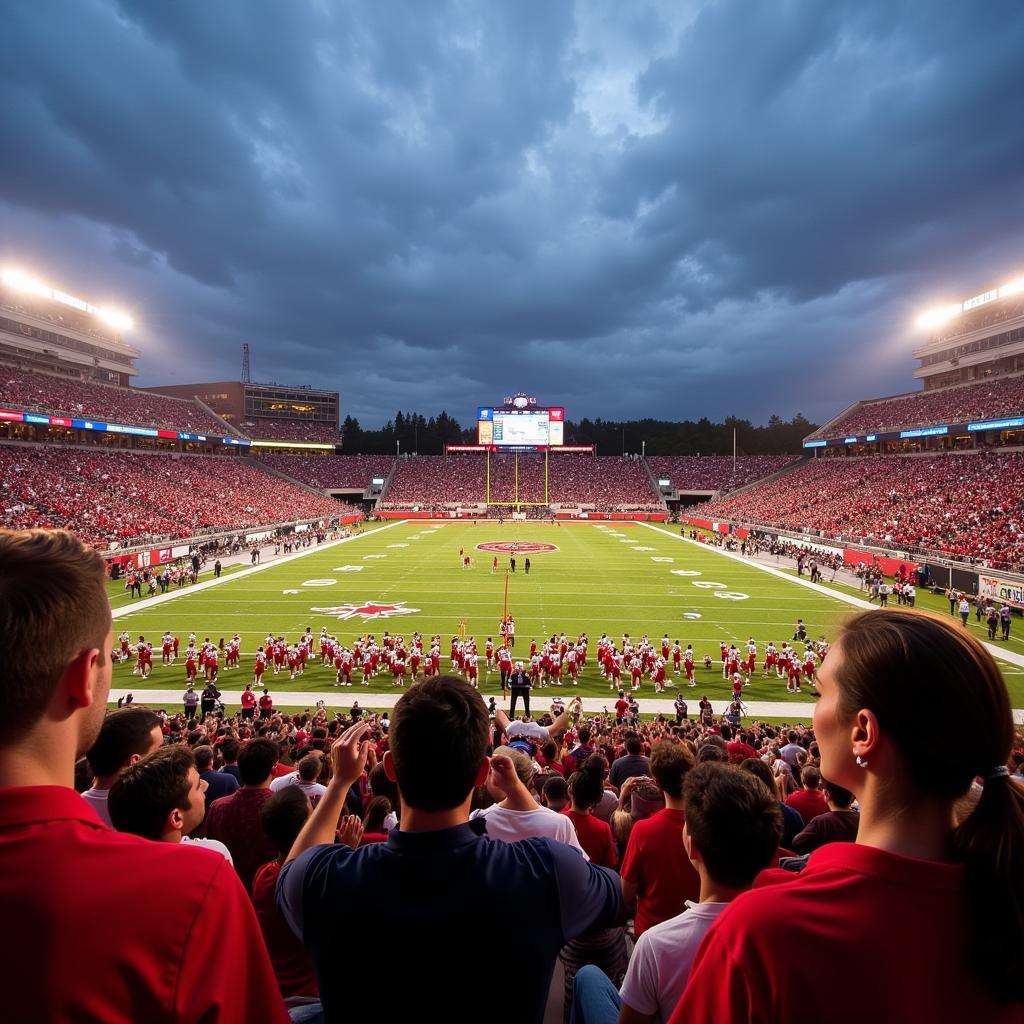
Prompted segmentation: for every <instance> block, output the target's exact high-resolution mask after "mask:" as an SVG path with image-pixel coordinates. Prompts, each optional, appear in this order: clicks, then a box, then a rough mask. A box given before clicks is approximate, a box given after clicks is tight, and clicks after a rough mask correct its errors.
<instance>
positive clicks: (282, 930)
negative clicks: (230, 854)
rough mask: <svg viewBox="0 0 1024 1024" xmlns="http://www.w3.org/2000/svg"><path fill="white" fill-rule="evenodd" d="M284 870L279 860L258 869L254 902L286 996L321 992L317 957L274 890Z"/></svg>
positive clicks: (253, 890)
mask: <svg viewBox="0 0 1024 1024" xmlns="http://www.w3.org/2000/svg"><path fill="white" fill-rule="evenodd" d="M280 873H281V865H280V864H278V862H277V861H276V860H272V861H271V862H270V863H269V864H264V865H263V867H261V868H260V869H259V871H257V872H256V877H255V878H254V879H253V883H252V905H253V907H254V908H255V909H256V917H257V918H258V919H259V922H260V928H261V930H262V931H263V938H264V940H265V941H266V943H267V952H268V953H270V961H271V963H272V964H273V965H274V974H275V975H277V983H278V985H279V986H280V987H281V995H282V996H284V998H285V999H287V998H288V997H289V996H319V995H320V989H319V987H318V985H317V981H316V972H315V971H314V970H313V960H312V958H311V957H310V955H309V953H308V952H307V951H306V947H305V946H303V945H302V943H301V942H299V940H298V939H297V938H296V937H295V933H294V932H293V931H292V930H291V928H289V927H288V925H287V923H286V922H285V919H284V918H283V917H282V916H281V915H280V914H279V913H278V912H277V903H276V901H275V898H274V890H275V888H276V886H277V876H278V875H279V874H280Z"/></svg>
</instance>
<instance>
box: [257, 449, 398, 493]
mask: <svg viewBox="0 0 1024 1024" xmlns="http://www.w3.org/2000/svg"><path fill="white" fill-rule="evenodd" d="M259 461H260V462H261V463H264V464H265V465H267V466H269V467H270V468H271V469H276V470H277V471H278V472H279V473H284V474H286V475H287V476H290V477H292V478H293V479H295V480H298V481H300V482H301V483H304V484H306V485H308V486H309V487H317V488H319V489H321V490H332V489H340V488H354V487H358V488H361V489H362V490H365V489H366V488H367V487H369V486H370V482H371V481H372V480H373V478H374V477H384V478H387V475H388V473H390V472H391V467H392V466H393V465H394V464H395V459H394V456H391V455H325V456H322V455H260V456H259Z"/></svg>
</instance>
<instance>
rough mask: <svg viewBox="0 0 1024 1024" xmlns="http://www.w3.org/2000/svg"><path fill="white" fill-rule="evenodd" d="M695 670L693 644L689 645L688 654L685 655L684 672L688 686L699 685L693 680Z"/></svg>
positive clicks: (687, 646) (687, 647)
mask: <svg viewBox="0 0 1024 1024" xmlns="http://www.w3.org/2000/svg"><path fill="white" fill-rule="evenodd" d="M693 670H694V664H693V644H687V645H686V653H685V654H684V655H683V671H684V672H685V673H686V683H687V685H688V686H696V685H697V684H696V683H695V682H694V679H693Z"/></svg>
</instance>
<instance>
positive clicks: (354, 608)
mask: <svg viewBox="0 0 1024 1024" xmlns="http://www.w3.org/2000/svg"><path fill="white" fill-rule="evenodd" d="M310 611H311V612H320V613H321V614H322V615H333V616H335V618H338V619H351V618H354V617H355V616H356V615H359V616H361V617H362V619H363V621H364V622H365V621H366V620H367V619H390V618H391V617H392V616H394V615H415V614H416V613H417V612H418V611H419V608H406V607H405V602H404V601H400V602H399V603H398V604H378V603H377V602H376V601H367V602H365V603H364V604H339V605H335V606H334V607H333V608H310Z"/></svg>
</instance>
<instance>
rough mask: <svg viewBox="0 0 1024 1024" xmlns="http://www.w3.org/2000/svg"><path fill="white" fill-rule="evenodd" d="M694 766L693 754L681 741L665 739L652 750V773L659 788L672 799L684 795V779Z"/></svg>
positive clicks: (677, 798)
mask: <svg viewBox="0 0 1024 1024" xmlns="http://www.w3.org/2000/svg"><path fill="white" fill-rule="evenodd" d="M691 768H693V754H692V753H690V750H689V748H687V747H684V746H683V745H682V744H679V743H669V742H668V741H667V740H663V741H662V742H661V743H656V744H655V745H654V750H652V751H651V775H652V776H653V777H654V781H655V782H656V783H657V784H658V788H659V789H660V790H661V791H662V792H663V793H664V794H665V796H667V797H669V798H670V799H672V800H679V799H680V798H681V797H682V795H683V779H684V778H685V777H686V774H687V772H689V771H690V769H691Z"/></svg>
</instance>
